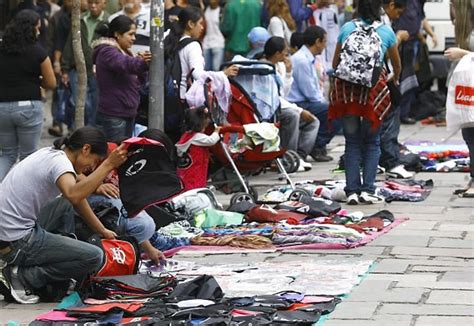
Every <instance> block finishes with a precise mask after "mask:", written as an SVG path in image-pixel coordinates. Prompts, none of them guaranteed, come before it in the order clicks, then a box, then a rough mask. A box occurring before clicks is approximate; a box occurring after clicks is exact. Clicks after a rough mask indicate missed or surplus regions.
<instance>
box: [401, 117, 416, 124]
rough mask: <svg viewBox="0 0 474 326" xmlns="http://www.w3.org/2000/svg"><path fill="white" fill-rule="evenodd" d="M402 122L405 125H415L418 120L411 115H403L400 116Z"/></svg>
mask: <svg viewBox="0 0 474 326" xmlns="http://www.w3.org/2000/svg"><path fill="white" fill-rule="evenodd" d="M400 122H401V123H402V124H404V125H414V124H415V123H416V120H415V119H413V118H410V117H403V118H400Z"/></svg>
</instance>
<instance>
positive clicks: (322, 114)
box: [295, 102, 340, 149]
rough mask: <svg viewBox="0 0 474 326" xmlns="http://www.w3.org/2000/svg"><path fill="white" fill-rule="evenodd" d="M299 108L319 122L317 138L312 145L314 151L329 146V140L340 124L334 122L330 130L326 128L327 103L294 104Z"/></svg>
mask: <svg viewBox="0 0 474 326" xmlns="http://www.w3.org/2000/svg"><path fill="white" fill-rule="evenodd" d="M295 104H296V105H298V106H299V107H302V108H303V109H306V110H308V111H309V112H311V113H312V114H314V115H315V116H316V118H318V120H319V130H318V136H317V137H316V142H315V144H314V149H325V148H326V145H327V144H329V142H330V141H331V139H332V138H333V137H334V135H335V134H336V132H337V130H338V129H339V128H340V123H339V122H338V121H334V122H333V125H332V128H329V126H328V108H329V103H327V102H298V103H295Z"/></svg>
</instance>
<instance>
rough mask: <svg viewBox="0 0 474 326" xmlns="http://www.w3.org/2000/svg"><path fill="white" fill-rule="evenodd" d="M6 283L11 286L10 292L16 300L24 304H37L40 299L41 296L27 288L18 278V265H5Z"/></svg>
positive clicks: (4, 275)
mask: <svg viewBox="0 0 474 326" xmlns="http://www.w3.org/2000/svg"><path fill="white" fill-rule="evenodd" d="M2 274H3V277H4V279H5V283H7V286H8V287H9V288H10V293H11V295H12V297H13V298H14V299H15V301H16V302H18V303H22V304H35V303H38V301H39V299H40V298H39V296H37V295H34V294H32V293H31V292H30V291H29V290H27V289H25V287H24V286H23V284H21V282H20V279H19V278H18V266H11V265H10V266H8V265H7V266H5V267H4V268H3V272H2Z"/></svg>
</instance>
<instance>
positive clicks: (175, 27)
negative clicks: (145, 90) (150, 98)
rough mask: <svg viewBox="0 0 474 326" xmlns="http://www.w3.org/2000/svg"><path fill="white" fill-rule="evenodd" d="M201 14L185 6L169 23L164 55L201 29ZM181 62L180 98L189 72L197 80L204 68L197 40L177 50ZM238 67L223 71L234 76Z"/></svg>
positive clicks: (171, 52)
mask: <svg viewBox="0 0 474 326" xmlns="http://www.w3.org/2000/svg"><path fill="white" fill-rule="evenodd" d="M203 22H204V18H203V14H202V11H201V10H200V9H199V8H196V7H186V8H184V9H182V10H181V11H180V13H179V15H178V20H177V21H175V22H173V23H172V24H171V28H170V33H169V34H168V36H167V37H166V38H165V41H164V43H165V56H167V57H172V56H173V55H174V53H175V51H176V50H177V48H178V46H179V42H180V41H182V40H183V39H185V38H189V37H191V38H195V39H198V37H199V36H200V35H201V33H202V31H203V25H202V24H203ZM178 55H179V59H180V62H181V82H180V92H179V93H180V94H179V95H180V98H181V99H182V100H184V99H185V95H186V91H187V86H188V85H187V78H188V76H189V75H190V73H191V75H192V76H191V77H192V78H193V79H194V80H198V79H199V78H200V77H201V75H202V74H203V72H204V71H205V70H204V56H203V52H202V49H201V45H200V43H199V42H191V43H189V44H188V45H186V46H185V47H184V48H182V49H181V50H179V52H178ZM238 71H239V68H238V67H237V66H235V65H232V66H229V67H227V68H226V69H225V70H224V71H223V73H224V74H226V75H227V76H236V75H237V73H238Z"/></svg>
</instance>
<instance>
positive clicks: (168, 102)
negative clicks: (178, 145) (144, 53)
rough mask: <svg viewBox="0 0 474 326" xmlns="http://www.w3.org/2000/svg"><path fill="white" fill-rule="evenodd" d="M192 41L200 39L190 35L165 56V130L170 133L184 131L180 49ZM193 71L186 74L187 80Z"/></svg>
mask: <svg viewBox="0 0 474 326" xmlns="http://www.w3.org/2000/svg"><path fill="white" fill-rule="evenodd" d="M192 42H199V40H197V39H195V38H190V37H187V38H185V39H182V40H181V41H180V42H179V44H178V47H177V48H176V50H175V52H174V53H173V55H171V56H165V132H166V133H167V134H169V135H174V134H178V135H180V134H181V131H182V126H183V122H184V104H183V103H182V102H181V99H180V96H179V89H180V84H181V74H182V70H181V61H180V59H179V51H180V50H181V49H183V48H184V47H186V46H187V45H188V44H190V43H192ZM191 73H192V71H191V72H190V73H189V75H188V76H186V82H188V80H189V78H190V75H191ZM189 86H190V85H188V87H189Z"/></svg>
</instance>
